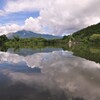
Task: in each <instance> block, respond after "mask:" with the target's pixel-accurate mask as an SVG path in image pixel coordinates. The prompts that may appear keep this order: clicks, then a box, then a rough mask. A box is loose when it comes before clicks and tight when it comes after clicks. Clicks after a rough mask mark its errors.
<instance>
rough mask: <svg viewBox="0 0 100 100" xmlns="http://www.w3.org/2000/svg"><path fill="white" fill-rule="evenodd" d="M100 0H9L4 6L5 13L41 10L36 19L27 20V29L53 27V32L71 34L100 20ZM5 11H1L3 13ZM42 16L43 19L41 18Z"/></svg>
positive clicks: (35, 29) (36, 29)
mask: <svg viewBox="0 0 100 100" xmlns="http://www.w3.org/2000/svg"><path fill="white" fill-rule="evenodd" d="M99 5H100V1H99V0H95V1H94V0H84V1H80V0H44V1H43V0H16V1H14V0H9V1H8V2H7V4H6V6H5V7H4V11H5V13H14V12H20V11H36V10H38V11H40V16H39V17H38V18H36V19H33V18H29V19H27V20H26V21H25V29H30V30H32V31H37V32H38V31H39V30H43V29H41V28H43V27H41V26H44V27H48V28H49V29H51V32H52V34H55V35H62V34H63V33H66V34H69V33H72V32H74V31H77V30H79V29H81V28H84V27H86V26H88V25H91V24H95V23H98V22H100V17H99V16H100V11H99V10H100V6H99ZM3 13H4V12H3V11H0V14H1V15H2V14H3ZM40 18H41V19H40Z"/></svg>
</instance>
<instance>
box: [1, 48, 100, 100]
mask: <svg viewBox="0 0 100 100" xmlns="http://www.w3.org/2000/svg"><path fill="white" fill-rule="evenodd" d="M98 61H99V60H98ZM0 100H100V64H99V63H96V62H95V61H91V60H86V59H85V58H81V57H78V56H75V55H74V52H71V51H67V50H65V51H64V50H63V49H55V48H45V49H41V50H38V49H37V50H32V49H19V50H18V51H14V49H13V48H10V49H8V50H7V52H2V51H1V52H0Z"/></svg>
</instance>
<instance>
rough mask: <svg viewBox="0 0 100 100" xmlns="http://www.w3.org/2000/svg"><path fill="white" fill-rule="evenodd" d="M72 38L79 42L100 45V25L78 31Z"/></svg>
mask: <svg viewBox="0 0 100 100" xmlns="http://www.w3.org/2000/svg"><path fill="white" fill-rule="evenodd" d="M72 36H73V37H74V38H75V39H76V40H77V41H83V42H95V43H100V23H98V24H96V25H91V26H88V27H87V28H84V29H82V30H80V31H77V32H75V33H73V35H72Z"/></svg>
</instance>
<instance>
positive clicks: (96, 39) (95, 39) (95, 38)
mask: <svg viewBox="0 0 100 100" xmlns="http://www.w3.org/2000/svg"><path fill="white" fill-rule="evenodd" d="M90 41H92V42H96V43H97V42H100V34H93V35H91V36H90Z"/></svg>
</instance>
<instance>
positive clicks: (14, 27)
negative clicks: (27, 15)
mask: <svg viewBox="0 0 100 100" xmlns="http://www.w3.org/2000/svg"><path fill="white" fill-rule="evenodd" d="M21 29H22V28H21V27H20V26H19V25H17V24H11V25H5V26H1V27H0V35H3V34H8V33H12V32H16V31H18V30H21Z"/></svg>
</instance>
